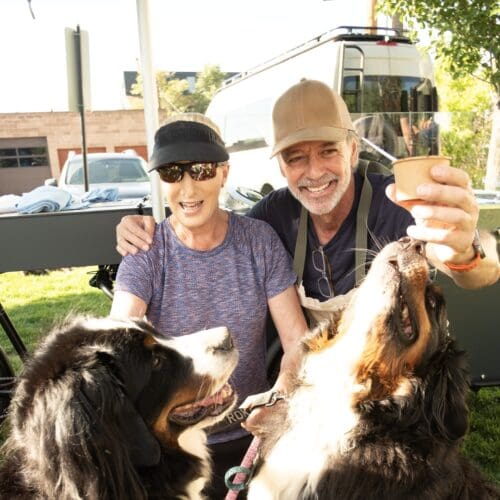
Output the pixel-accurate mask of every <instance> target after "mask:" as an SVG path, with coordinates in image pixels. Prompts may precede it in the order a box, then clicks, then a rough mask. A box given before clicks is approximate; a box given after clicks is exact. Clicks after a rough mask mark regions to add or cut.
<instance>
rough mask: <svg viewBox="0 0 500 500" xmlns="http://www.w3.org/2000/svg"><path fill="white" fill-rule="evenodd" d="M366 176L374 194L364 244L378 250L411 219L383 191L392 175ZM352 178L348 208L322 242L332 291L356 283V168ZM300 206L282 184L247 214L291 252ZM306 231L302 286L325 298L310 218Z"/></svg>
mask: <svg viewBox="0 0 500 500" xmlns="http://www.w3.org/2000/svg"><path fill="white" fill-rule="evenodd" d="M368 177H369V180H370V183H371V185H372V188H373V197H372V202H371V205H370V213H369V215H368V237H367V245H368V249H369V250H374V251H375V252H378V251H379V250H380V249H381V248H382V247H383V246H384V245H385V244H387V243H389V242H390V241H395V240H397V239H399V238H401V237H402V236H405V235H406V228H407V227H408V226H409V225H411V224H413V223H414V222H413V218H412V216H411V214H410V213H409V212H408V211H407V210H405V209H403V208H401V207H399V206H398V205H396V204H394V203H392V202H391V201H390V200H389V198H387V196H386V195H385V188H386V186H387V185H389V184H391V183H392V182H394V179H393V177H392V176H385V175H381V174H375V173H370V174H368ZM354 179H355V186H356V189H355V199H354V203H353V205H352V208H351V211H350V213H349V215H348V216H347V218H346V220H345V221H344V223H343V224H342V226H341V227H340V229H339V231H338V232H337V233H336V234H335V236H334V237H333V238H332V239H331V240H330V241H329V242H328V243H327V244H326V245H324V246H323V252H324V253H325V254H326V256H327V257H328V260H329V262H330V265H331V273H332V282H333V288H334V292H335V295H340V294H345V293H347V292H348V291H349V290H351V289H352V288H353V287H354V284H355V270H354V266H355V250H354V249H355V247H356V213H357V210H358V205H359V200H360V197H361V189H362V186H363V178H362V177H361V175H360V174H359V173H358V172H355V173H354ZM300 208H301V205H300V203H299V202H298V201H297V200H296V199H295V198H294V197H293V196H292V195H291V194H290V192H289V191H288V189H287V188H282V189H279V190H277V191H272V192H271V193H269V194H268V195H267V196H266V197H265V198H264V199H262V200H261V201H259V202H258V203H257V204H256V205H255V206H254V207H253V208H252V210H251V211H250V212H249V214H248V215H249V216H250V217H254V218H256V219H261V220H264V221H266V222H267V223H268V224H270V225H271V226H272V227H273V228H274V230H275V231H276V232H277V233H278V235H279V237H280V238H281V241H282V242H283V244H284V245H285V248H286V249H287V250H288V251H289V252H290V254H291V255H292V256H293V254H294V251H295V242H296V240H297V230H298V225H299V219H300ZM307 232H308V234H307V249H308V251H307V253H306V262H305V266H304V279H303V283H304V288H305V291H306V294H307V296H308V297H314V298H317V299H319V300H325V298H324V297H323V296H322V295H321V294H320V292H319V289H318V280H319V278H320V277H321V273H320V271H318V270H316V269H315V268H314V266H313V262H312V250H314V249H317V248H318V247H319V242H318V238H317V236H316V234H315V232H314V228H313V226H312V224H311V221H309V225H308V231H307ZM369 253H372V252H369ZM372 257H373V256H370V255H367V261H368V262H369V261H370V260H371V258H372Z"/></svg>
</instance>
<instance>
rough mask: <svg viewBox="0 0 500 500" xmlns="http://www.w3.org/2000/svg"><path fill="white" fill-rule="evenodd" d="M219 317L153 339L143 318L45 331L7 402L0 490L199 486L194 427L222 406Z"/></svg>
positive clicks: (146, 493)
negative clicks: (214, 324) (211, 324)
mask: <svg viewBox="0 0 500 500" xmlns="http://www.w3.org/2000/svg"><path fill="white" fill-rule="evenodd" d="M237 360H238V354H237V352H236V350H235V348H234V345H233V342H232V339H231V336H230V334H229V332H228V330H227V329H226V328H215V329H212V330H206V331H202V332H198V333H195V334H192V335H186V336H182V337H175V338H173V337H172V338H167V339H160V338H159V336H158V335H157V332H156V331H155V330H154V329H153V328H152V327H151V326H150V325H148V324H147V323H145V322H142V321H121V320H111V319H79V320H76V321H73V322H71V323H70V324H66V325H65V326H63V327H62V328H60V329H58V330H56V331H54V332H52V333H51V334H50V335H49V336H48V337H47V338H46V340H45V341H44V342H43V344H42V345H41V346H40V347H39V349H38V350H37V351H36V352H35V354H34V355H33V357H32V359H31V360H30V361H29V362H28V363H27V365H26V366H25V369H24V371H23V373H22V375H21V376H20V378H19V380H18V383H17V388H16V390H15V393H14V396H13V399H12V402H11V405H10V414H9V421H10V428H11V430H10V436H9V437H8V439H7V441H6V443H5V446H4V448H3V455H4V457H3V465H2V468H1V470H0V498H2V499H5V500H7V499H8V500H13V499H47V500H48V499H50V500H53V499H57V500H69V499H71V500H75V499H89V500H107V499H109V500H111V499H113V500H117V499H130V500H132V499H133V500H140V499H146V498H158V499H160V498H162V499H163V498H169V499H173V498H189V499H196V498H200V497H202V493H201V492H202V489H203V487H204V486H205V483H206V481H207V480H208V479H209V477H210V471H211V463H210V458H209V455H208V452H207V447H206V444H205V443H206V436H205V431H204V430H203V429H204V428H206V427H208V426H211V425H214V424H215V423H217V422H218V421H219V420H221V419H223V418H224V416H225V415H226V414H227V413H228V412H229V411H230V409H231V408H232V406H233V405H234V403H235V399H236V395H235V394H234V392H233V391H232V389H231V387H230V386H229V384H228V383H227V382H228V379H229V376H230V375H231V373H232V371H233V369H234V368H235V366H236V364H237Z"/></svg>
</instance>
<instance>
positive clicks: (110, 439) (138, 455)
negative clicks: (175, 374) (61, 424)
mask: <svg viewBox="0 0 500 500" xmlns="http://www.w3.org/2000/svg"><path fill="white" fill-rule="evenodd" d="M104 371H105V370H99V372H100V373H99V374H94V375H95V377H93V378H92V380H91V381H90V382H88V381H82V383H81V385H80V394H79V398H78V399H79V400H80V403H81V404H82V407H83V409H84V411H85V413H86V414H87V416H88V419H89V421H90V422H93V434H94V436H93V438H94V439H97V440H98V441H101V442H102V445H104V446H106V444H109V443H116V442H120V443H121V445H122V446H123V447H124V448H125V450H126V452H127V453H128V456H129V458H130V461H131V462H132V464H133V465H134V466H135V467H151V466H153V465H157V464H158V462H159V461H160V455H161V449H160V445H159V443H158V441H157V440H156V438H155V437H154V436H153V435H152V434H151V432H149V429H148V428H147V426H146V423H145V422H144V420H143V418H142V417H141V415H139V413H138V412H137V410H136V409H135V408H134V405H133V404H132V402H131V401H130V399H129V398H128V396H127V394H126V392H125V390H124V388H123V387H122V384H121V382H120V381H119V380H117V379H116V378H115V377H114V375H113V374H111V373H110V372H108V371H107V370H106V373H103V372H104Z"/></svg>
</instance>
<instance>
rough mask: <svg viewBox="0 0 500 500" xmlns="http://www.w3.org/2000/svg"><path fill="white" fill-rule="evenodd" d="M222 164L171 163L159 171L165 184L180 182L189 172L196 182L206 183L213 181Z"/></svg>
mask: <svg viewBox="0 0 500 500" xmlns="http://www.w3.org/2000/svg"><path fill="white" fill-rule="evenodd" d="M219 165H222V163H217V162H210V163H199V162H193V163H169V164H168V165H164V166H163V167H160V168H158V169H157V171H158V174H159V175H160V179H161V180H162V181H163V182H168V183H172V182H180V181H181V180H182V178H183V177H184V173H185V172H187V173H188V174H189V176H190V177H191V179H193V180H195V181H206V180H208V179H213V178H214V177H215V176H216V174H217V167H218V166H219Z"/></svg>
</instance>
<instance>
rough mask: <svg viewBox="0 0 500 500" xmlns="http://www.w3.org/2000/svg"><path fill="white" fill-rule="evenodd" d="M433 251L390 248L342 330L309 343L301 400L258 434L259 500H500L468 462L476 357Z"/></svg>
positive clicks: (254, 493) (293, 399)
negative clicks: (452, 327)
mask: <svg viewBox="0 0 500 500" xmlns="http://www.w3.org/2000/svg"><path fill="white" fill-rule="evenodd" d="M423 252H424V251H423V245H422V244H420V243H419V242H413V241H411V240H409V239H407V238H406V239H403V240H401V241H400V242H396V243H392V244H390V245H389V246H387V247H386V248H385V249H383V250H382V252H381V253H380V254H379V255H378V256H377V257H376V259H375V260H374V262H373V265H372V267H371V270H370V272H369V273H368V276H367V278H366V280H365V282H364V283H363V284H362V285H361V287H360V288H359V290H358V291H357V292H356V293H355V296H354V298H353V300H352V301H351V302H350V304H349V305H348V306H347V308H346V309H345V310H344V311H343V314H342V316H341V318H340V321H339V322H338V323H335V324H333V323H332V324H328V325H321V326H320V327H318V328H317V329H316V330H315V331H314V332H312V334H311V336H310V337H309V338H308V339H307V340H306V342H305V344H304V350H305V361H304V365H303V368H302V371H301V372H300V373H299V376H298V379H297V383H296V388H295V390H294V392H293V393H292V394H291V396H290V398H289V400H288V402H287V403H286V404H282V405H281V406H279V405H277V407H276V410H275V412H274V413H271V412H268V415H267V416H266V417H264V421H263V423H262V426H261V428H260V430H259V431H258V435H259V437H260V438H261V456H260V459H259V462H258V465H257V471H256V474H255V476H254V479H253V481H252V482H251V485H250V491H249V499H251V500H263V499H266V500H269V499H271V498H273V499H278V498H280V499H282V498H294V499H297V498H300V499H304V500H305V499H308V500H313V499H314V500H317V499H324V500H326V499H332V498H339V499H346V500H362V499H363V500H364V499H378V500H391V499H394V500H396V499H397V500H408V499H419V500H438V499H439V500H441V499H456V500H459V499H460V500H471V499H482V500H486V499H498V498H500V494H499V492H498V491H497V489H495V487H494V485H492V484H491V483H489V482H488V481H486V480H485V478H484V477H483V476H482V475H481V474H480V473H479V471H478V470H477V469H476V468H475V467H474V466H473V465H472V464H471V463H469V462H468V461H467V460H466V459H465V458H464V457H463V456H461V455H460V451H459V447H460V443H461V441H462V438H463V437H464V435H465V434H466V432H467V429H468V410H467V405H466V395H467V392H468V389H469V384H468V374H467V365H466V359H465V354H464V352H463V351H462V350H460V349H459V348H458V347H457V345H456V342H455V341H454V340H453V339H452V338H451V337H450V335H449V333H448V324H447V317H446V311H445V303H444V299H443V297H442V295H441V293H440V291H439V290H438V289H437V288H436V287H435V286H433V285H431V284H429V282H428V266H427V262H426V260H425V256H424V254H423ZM307 420H308V421H307ZM335 427H336V430H335V431H334V430H332V429H333V428H335Z"/></svg>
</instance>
